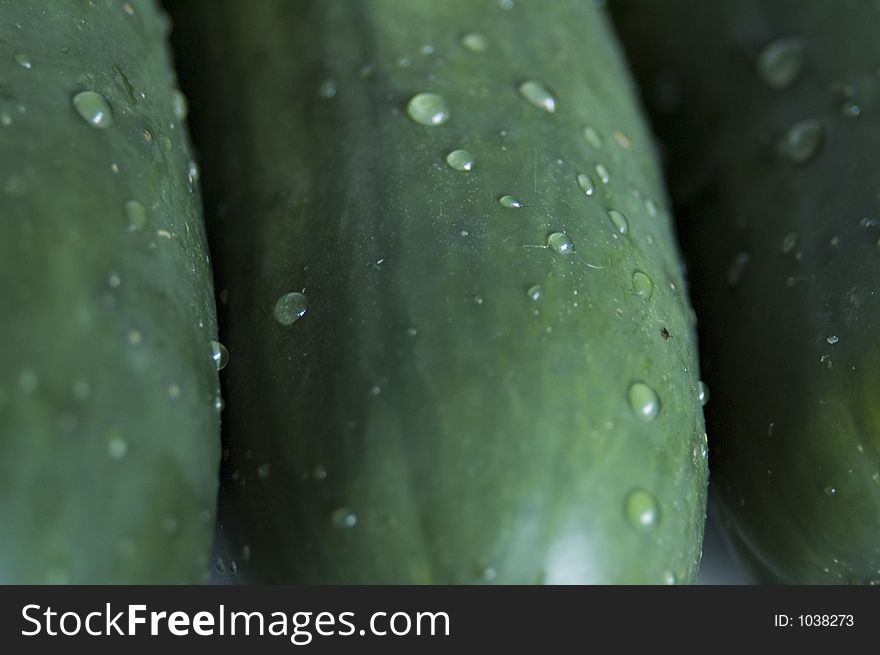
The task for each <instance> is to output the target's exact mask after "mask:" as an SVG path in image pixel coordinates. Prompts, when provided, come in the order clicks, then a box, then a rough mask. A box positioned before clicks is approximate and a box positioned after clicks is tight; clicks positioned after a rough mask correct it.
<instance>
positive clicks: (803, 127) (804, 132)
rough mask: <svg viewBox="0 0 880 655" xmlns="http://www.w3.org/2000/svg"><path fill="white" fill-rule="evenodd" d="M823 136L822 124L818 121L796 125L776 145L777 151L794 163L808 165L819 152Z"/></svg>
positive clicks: (807, 121) (802, 122)
mask: <svg viewBox="0 0 880 655" xmlns="http://www.w3.org/2000/svg"><path fill="white" fill-rule="evenodd" d="M823 134H824V129H823V127H822V123H820V122H819V121H817V120H805V121H801V122H799V123H795V124H794V125H793V126H792V127H791V128H790V129H789V130H788V132H786V133H785V135H784V136H783V137H782V138H781V139H780V140H779V142H778V143H777V144H776V150H777V152H778V153H779V154H780V156H782V157H784V158H785V159H787V160H788V161H790V162H792V163H795V164H803V163H806V162H808V161H810V160H811V159H812V158H813V157H814V156H815V155H816V152H817V151H818V150H819V146H820V145H821V144H822V138H823Z"/></svg>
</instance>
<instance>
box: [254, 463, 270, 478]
mask: <svg viewBox="0 0 880 655" xmlns="http://www.w3.org/2000/svg"><path fill="white" fill-rule="evenodd" d="M271 473H272V467H271V465H270V464H260V465H259V466H258V467H257V477H258V478H260V480H268V479H269V476H270V475H271Z"/></svg>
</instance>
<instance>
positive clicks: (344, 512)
mask: <svg viewBox="0 0 880 655" xmlns="http://www.w3.org/2000/svg"><path fill="white" fill-rule="evenodd" d="M330 520H331V521H332V522H333V525H335V526H336V527H337V528H340V529H344V528H353V527H354V526H356V525H357V514H355V513H354V512H353V511H351V509H349V508H348V507H339V508H338V509H336V510H335V511H334V512H333V514H332V516H331V517H330Z"/></svg>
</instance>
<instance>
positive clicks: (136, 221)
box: [125, 200, 147, 232]
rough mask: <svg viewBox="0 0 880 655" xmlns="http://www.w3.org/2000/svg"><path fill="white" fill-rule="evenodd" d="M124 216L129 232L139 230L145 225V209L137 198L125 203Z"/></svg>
mask: <svg viewBox="0 0 880 655" xmlns="http://www.w3.org/2000/svg"><path fill="white" fill-rule="evenodd" d="M125 218H126V219H127V221H128V229H129V231H131V232H140V231H141V230H143V229H144V228H145V227H146V226H147V209H146V207H144V206H143V205H142V204H141V203H139V202H138V201H137V200H129V201H128V202H126V203H125Z"/></svg>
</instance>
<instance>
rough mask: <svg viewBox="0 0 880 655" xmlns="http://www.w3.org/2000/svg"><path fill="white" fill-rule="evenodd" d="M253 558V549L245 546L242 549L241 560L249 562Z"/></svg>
mask: <svg viewBox="0 0 880 655" xmlns="http://www.w3.org/2000/svg"><path fill="white" fill-rule="evenodd" d="M250 558H251V547H250V546H248V545H247V544H245V545H244V546H242V547H241V559H242V561H244V562H247V561H248V560H249V559H250Z"/></svg>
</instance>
